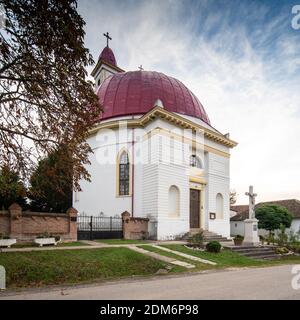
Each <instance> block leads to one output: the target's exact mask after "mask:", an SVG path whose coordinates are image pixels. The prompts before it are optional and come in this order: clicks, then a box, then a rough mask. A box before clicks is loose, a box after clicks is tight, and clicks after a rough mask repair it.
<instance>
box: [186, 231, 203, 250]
mask: <svg viewBox="0 0 300 320" xmlns="http://www.w3.org/2000/svg"><path fill="white" fill-rule="evenodd" d="M203 241H204V233H203V231H200V232H198V233H196V234H194V235H193V236H192V237H191V239H189V243H190V244H191V245H193V246H195V247H201V246H203Z"/></svg>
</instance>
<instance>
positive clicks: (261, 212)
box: [255, 204, 293, 231]
mask: <svg viewBox="0 0 300 320" xmlns="http://www.w3.org/2000/svg"><path fill="white" fill-rule="evenodd" d="M255 216H256V218H257V219H258V220H259V221H258V227H259V228H260V229H266V230H268V231H273V230H276V229H279V228H280V225H284V226H285V227H286V228H289V227H290V226H291V223H292V219H293V216H292V214H291V213H290V212H289V211H288V210H287V209H286V208H285V207H282V206H278V205H273V204H268V205H264V206H261V207H258V208H256V210H255Z"/></svg>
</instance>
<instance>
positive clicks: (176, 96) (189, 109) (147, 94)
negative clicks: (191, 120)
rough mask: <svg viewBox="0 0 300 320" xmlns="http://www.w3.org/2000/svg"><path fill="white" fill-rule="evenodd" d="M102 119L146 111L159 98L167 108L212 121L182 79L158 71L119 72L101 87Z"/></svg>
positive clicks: (205, 120)
mask: <svg viewBox="0 0 300 320" xmlns="http://www.w3.org/2000/svg"><path fill="white" fill-rule="evenodd" d="M97 94H98V97H99V100H100V104H101V105H102V107H103V112H102V117H101V119H109V118H113V117H118V116H126V115H137V114H146V113H147V112H149V111H150V110H151V109H152V108H153V107H154V106H155V103H156V101H157V100H160V101H161V103H162V106H163V107H164V109H166V110H167V111H170V112H176V113H180V114H183V115H188V116H192V117H196V118H199V119H201V120H203V121H204V122H206V123H208V124H210V121H209V118H208V115H207V114H206V112H205V110H204V108H203V106H202V104H201V102H200V101H199V100H198V98H197V97H196V96H195V95H194V94H193V93H192V92H191V91H190V90H189V89H188V88H187V87H186V86H185V85H184V84H183V83H182V82H180V81H179V80H177V79H175V78H172V77H169V76H166V75H165V74H163V73H160V72H155V71H129V72H123V73H116V74H114V75H112V76H110V77H108V78H106V79H105V80H104V82H103V83H102V85H101V86H100V87H99V89H98V92H97Z"/></svg>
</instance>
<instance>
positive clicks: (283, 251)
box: [275, 247, 289, 254]
mask: <svg viewBox="0 0 300 320" xmlns="http://www.w3.org/2000/svg"><path fill="white" fill-rule="evenodd" d="M275 252H276V253H277V254H286V253H289V249H288V248H286V247H280V248H275Z"/></svg>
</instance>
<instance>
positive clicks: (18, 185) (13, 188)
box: [0, 166, 26, 210]
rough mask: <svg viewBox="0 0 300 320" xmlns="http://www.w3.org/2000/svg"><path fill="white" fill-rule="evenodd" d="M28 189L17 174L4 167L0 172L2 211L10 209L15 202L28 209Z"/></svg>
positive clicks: (0, 208) (0, 207)
mask: <svg viewBox="0 0 300 320" xmlns="http://www.w3.org/2000/svg"><path fill="white" fill-rule="evenodd" d="M25 196H26V189H25V186H24V184H23V183H22V181H21V180H20V177H19V175H18V173H17V172H14V171H12V170H10V168H9V167H7V166H3V167H2V168H1V170H0V210H2V209H8V207H9V206H10V205H11V204H13V203H14V202H16V203H18V204H19V205H20V206H21V207H23V208H25V207H26V199H25Z"/></svg>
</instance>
